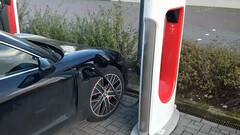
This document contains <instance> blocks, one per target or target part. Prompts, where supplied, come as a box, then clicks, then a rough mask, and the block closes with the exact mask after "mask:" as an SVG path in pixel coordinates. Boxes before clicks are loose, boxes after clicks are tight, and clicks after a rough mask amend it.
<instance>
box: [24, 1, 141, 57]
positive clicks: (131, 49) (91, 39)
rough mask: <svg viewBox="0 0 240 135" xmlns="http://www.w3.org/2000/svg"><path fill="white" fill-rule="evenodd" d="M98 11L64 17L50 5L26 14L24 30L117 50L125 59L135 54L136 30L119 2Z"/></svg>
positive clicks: (61, 39)
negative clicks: (31, 13) (131, 25)
mask: <svg viewBox="0 0 240 135" xmlns="http://www.w3.org/2000/svg"><path fill="white" fill-rule="evenodd" d="M99 8H100V10H99V12H98V13H94V12H93V13H91V12H89V13H88V14H87V16H86V17H79V16H75V17H73V18H68V19H67V18H66V17H65V15H60V14H58V13H57V12H54V11H53V10H51V9H50V8H49V7H47V8H46V9H45V11H44V12H43V11H41V9H40V10H35V12H34V14H33V16H29V17H28V20H27V22H28V25H25V27H24V28H23V29H22V32H24V33H32V34H36V35H42V36H45V37H49V38H53V39H57V40H60V41H66V42H72V43H76V44H84V45H89V46H92V47H98V48H108V49H113V50H116V51H119V52H120V53H121V54H122V55H123V57H125V58H127V59H129V60H130V59H131V58H135V55H136V50H137V49H136V44H137V32H136V30H135V29H132V28H131V27H129V25H128V24H127V23H126V22H127V16H126V14H125V13H124V10H123V7H122V3H121V2H116V3H114V4H113V8H112V9H109V10H103V9H102V8H101V6H100V7H99Z"/></svg>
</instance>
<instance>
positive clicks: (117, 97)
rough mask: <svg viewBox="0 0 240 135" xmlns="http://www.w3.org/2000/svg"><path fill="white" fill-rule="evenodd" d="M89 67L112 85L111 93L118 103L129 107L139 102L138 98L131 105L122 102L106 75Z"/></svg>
mask: <svg viewBox="0 0 240 135" xmlns="http://www.w3.org/2000/svg"><path fill="white" fill-rule="evenodd" d="M89 69H90V70H92V71H93V72H95V73H96V74H97V75H99V76H101V77H102V78H104V79H105V80H106V81H107V82H108V83H109V85H110V86H111V87H112V90H113V93H114V94H115V95H116V99H117V100H118V101H119V103H120V104H121V105H122V106H124V107H127V108H131V107H134V106H136V105H137V104H138V103H139V100H137V101H136V102H135V103H133V104H132V105H126V104H124V103H123V102H122V101H121V99H120V97H119V96H118V94H117V92H116V91H117V90H116V89H115V88H114V86H113V84H112V83H111V82H110V81H109V80H108V79H107V77H106V76H104V75H103V74H102V73H101V72H100V71H98V70H97V69H95V68H94V67H90V68H89Z"/></svg>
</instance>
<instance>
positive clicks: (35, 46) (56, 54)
mask: <svg viewBox="0 0 240 135" xmlns="http://www.w3.org/2000/svg"><path fill="white" fill-rule="evenodd" d="M8 36H10V37H14V38H15V39H17V40H18V41H20V42H22V43H23V44H24V45H26V46H28V47H31V48H33V49H35V50H39V49H43V50H45V51H46V52H47V53H48V54H50V55H51V56H53V57H54V58H55V59H56V60H61V59H62V55H61V53H60V52H59V50H58V49H55V48H54V47H50V46H48V45H46V44H41V43H37V42H36V43H35V42H31V41H28V40H26V39H23V38H20V37H18V36H14V35H10V34H8Z"/></svg>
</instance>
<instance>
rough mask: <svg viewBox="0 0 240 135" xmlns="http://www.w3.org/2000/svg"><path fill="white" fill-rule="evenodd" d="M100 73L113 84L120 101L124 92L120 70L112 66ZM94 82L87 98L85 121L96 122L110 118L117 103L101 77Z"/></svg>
mask: <svg viewBox="0 0 240 135" xmlns="http://www.w3.org/2000/svg"><path fill="white" fill-rule="evenodd" d="M101 72H102V73H103V75H104V76H106V77H107V78H108V79H109V80H110V82H112V83H113V86H114V87H115V89H116V90H117V94H118V97H120V99H121V98H122V96H123V93H124V91H125V83H124V82H125V81H124V78H123V75H122V73H121V72H120V70H119V69H117V68H116V67H114V66H108V67H107V68H104V69H103V71H101ZM94 80H95V81H94V83H93V86H92V87H91V91H90V94H89V95H90V96H89V98H88V101H89V102H88V112H89V114H88V119H87V120H88V121H94V122H96V121H101V120H104V119H107V118H108V117H109V116H111V114H113V113H114V112H115V111H116V109H117V107H118V105H119V101H118V100H117V98H116V97H115V96H116V95H115V94H114V92H113V90H112V88H111V87H110V85H108V83H107V81H105V80H104V79H103V78H102V77H98V78H97V79H94ZM114 95H115V96H114Z"/></svg>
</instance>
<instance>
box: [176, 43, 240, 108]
mask: <svg viewBox="0 0 240 135" xmlns="http://www.w3.org/2000/svg"><path fill="white" fill-rule="evenodd" d="M178 93H179V94H180V95H182V94H183V95H185V96H188V95H189V96H191V95H192V94H194V95H197V96H198V97H205V98H206V100H207V101H209V102H212V101H213V102H214V103H217V105H220V104H221V103H226V104H230V106H239V105H240V99H239V96H240V57H239V56H238V53H236V52H233V51H229V50H228V49H226V48H217V47H213V46H199V45H197V44H196V43H193V42H183V46H182V52H181V60H180V66H179V76H178ZM190 93H192V94H190Z"/></svg>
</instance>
